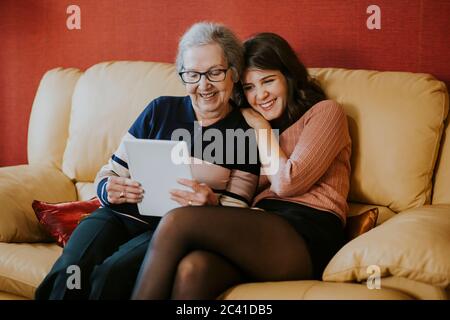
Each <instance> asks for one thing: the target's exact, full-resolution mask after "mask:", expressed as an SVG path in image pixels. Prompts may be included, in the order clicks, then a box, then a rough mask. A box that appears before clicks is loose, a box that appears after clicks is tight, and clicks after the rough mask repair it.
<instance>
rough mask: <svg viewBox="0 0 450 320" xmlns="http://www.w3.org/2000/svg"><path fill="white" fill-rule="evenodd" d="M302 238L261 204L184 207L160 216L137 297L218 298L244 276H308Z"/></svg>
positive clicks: (309, 267) (275, 278) (272, 278)
mask: <svg viewBox="0 0 450 320" xmlns="http://www.w3.org/2000/svg"><path fill="white" fill-rule="evenodd" d="M311 277H312V264H311V258H310V255H309V253H308V249H307V247H306V244H305V242H304V240H303V238H302V237H301V236H300V235H299V234H298V233H297V232H296V231H295V229H294V228H293V227H291V225H290V224H289V223H288V222H287V221H285V220H284V219H283V218H281V217H279V216H277V215H275V214H272V213H267V212H264V211H260V210H252V209H247V208H232V207H195V206H194V207H183V208H179V209H175V210H172V211H171V212H169V213H168V214H166V215H165V216H164V218H163V219H162V220H161V222H160V224H159V226H158V228H157V230H156V232H155V234H154V236H153V239H152V241H151V242H150V246H149V248H148V251H147V254H146V257H145V259H144V262H143V264H142V266H141V270H140V272H139V276H138V281H137V284H136V287H135V289H134V293H133V297H132V298H133V299H168V298H172V299H215V298H217V296H218V295H220V293H222V292H223V291H224V290H226V289H227V288H229V287H231V286H233V285H236V284H238V283H242V282H244V281H282V280H297V279H298V280H300V279H310V278H311Z"/></svg>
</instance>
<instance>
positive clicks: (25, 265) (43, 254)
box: [0, 242, 62, 299]
mask: <svg viewBox="0 0 450 320" xmlns="http://www.w3.org/2000/svg"><path fill="white" fill-rule="evenodd" d="M0 252H1V253H2V254H1V255H0V291H5V292H8V293H11V294H16V295H19V296H23V297H26V298H29V299H33V298H34V292H35V291H36V288H37V287H38V286H39V284H40V283H41V282H42V280H43V279H44V277H45V276H46V275H47V273H48V272H49V271H50V269H51V267H52V266H53V264H54V263H55V261H56V259H58V257H59V256H60V255H61V252H62V249H61V248H60V247H58V246H57V245H56V244H50V243H48V244H43V243H36V244H31V243H1V242H0Z"/></svg>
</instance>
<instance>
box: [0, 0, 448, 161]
mask: <svg viewBox="0 0 450 320" xmlns="http://www.w3.org/2000/svg"><path fill="white" fill-rule="evenodd" d="M71 4H76V5H78V6H79V7H80V9H81V30H68V29H67V27H66V19H67V17H68V14H67V13H66V8H67V7H68V6H69V5H71ZM371 4H375V5H378V6H379V7H380V9H381V29H380V30H369V29H368V28H367V27H366V20H367V18H368V17H369V14H367V13H366V9H367V7H368V6H369V5H371ZM449 16H450V1H448V0H441V1H438V0H436V1H432V0H422V1H420V0H410V1H407V0H396V1H387V0H382V1H363V0H354V1H335V0H247V1H241V0H227V1H214V0H186V1H170V0H152V1H148V0H129V1H125V0H96V1H92V0H71V1H65V0H35V1H25V0H1V1H0V44H1V49H0V166H5V165H14V164H22V163H26V162H27V156H26V143H27V141H26V140H27V127H28V118H29V114H30V110H31V105H32V102H33V98H34V95H35V92H36V89H37V86H38V84H39V80H40V79H41V77H42V75H43V74H44V73H45V71H46V70H48V69H51V68H55V67H58V66H62V67H78V68H81V69H85V68H88V67H89V66H91V65H93V64H95V63H98V62H100V61H105V60H147V61H165V62H172V61H173V59H174V56H175V51H176V47H177V40H178V38H179V37H180V36H181V34H182V33H183V32H184V31H185V30H186V29H187V28H188V27H189V26H190V25H191V24H192V23H194V22H197V21H200V20H210V21H217V22H222V23H224V24H226V25H228V26H230V27H231V28H232V29H234V30H235V31H236V33H237V34H238V36H239V37H241V38H242V39H245V38H246V37H248V36H249V35H251V34H253V33H256V32H260V31H272V32H277V33H279V34H281V35H282V36H284V37H285V38H286V39H287V40H288V41H289V42H290V43H291V44H292V46H293V47H294V48H295V50H296V51H297V52H298V54H299V56H300V57H301V58H302V59H303V60H304V62H305V64H306V65H307V66H309V67H343V68H360V69H375V70H398V71H412V72H427V73H431V74H433V75H435V76H436V77H437V78H438V79H441V80H443V81H445V82H446V83H447V86H449V85H450V63H448V59H449V58H450V38H449V30H450V28H449V27H450V23H449V21H450V19H449Z"/></svg>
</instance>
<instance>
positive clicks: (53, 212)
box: [32, 197, 100, 247]
mask: <svg viewBox="0 0 450 320" xmlns="http://www.w3.org/2000/svg"><path fill="white" fill-rule="evenodd" d="M32 207H33V210H34V213H35V214H36V217H37V218H38V220H39V222H40V223H41V224H42V225H43V226H44V228H45V229H46V230H47V231H48V232H49V233H50V235H51V237H52V238H53V239H55V240H56V242H57V244H58V245H60V246H61V247H64V246H65V245H66V243H67V241H69V238H70V236H71V235H72V232H73V230H74V229H75V228H76V226H77V225H78V223H79V222H80V221H81V219H83V218H84V217H86V216H88V215H89V214H90V213H91V212H93V211H95V210H96V209H98V208H99V207H100V201H99V200H98V198H97V197H95V198H93V199H91V200H88V201H74V202H61V203H47V202H43V201H38V200H34V201H33V204H32Z"/></svg>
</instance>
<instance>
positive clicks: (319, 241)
mask: <svg viewBox="0 0 450 320" xmlns="http://www.w3.org/2000/svg"><path fill="white" fill-rule="evenodd" d="M255 207H258V208H261V209H264V210H265V211H268V212H272V213H274V214H277V215H279V216H281V217H283V218H285V219H286V220H287V221H288V222H289V223H290V224H291V225H292V226H293V227H294V228H295V230H297V232H298V233H299V234H300V235H301V236H302V238H303V239H304V240H305V242H306V245H307V246H308V249H309V254H310V256H311V260H312V264H313V272H314V275H313V276H314V279H316V280H321V279H322V273H323V271H324V269H325V267H326V266H327V264H328V263H329V261H330V260H331V258H333V256H334V255H335V254H336V253H337V252H338V251H339V249H340V248H341V247H342V246H343V245H344V244H345V234H344V227H343V225H342V222H341V220H340V219H339V217H338V216H337V215H335V214H333V213H331V212H327V211H322V210H318V209H315V208H311V207H308V206H305V205H301V204H298V203H294V202H288V201H282V200H275V199H264V200H261V201H259V202H258V203H257V204H256V205H255Z"/></svg>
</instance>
